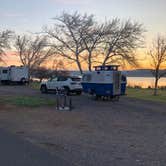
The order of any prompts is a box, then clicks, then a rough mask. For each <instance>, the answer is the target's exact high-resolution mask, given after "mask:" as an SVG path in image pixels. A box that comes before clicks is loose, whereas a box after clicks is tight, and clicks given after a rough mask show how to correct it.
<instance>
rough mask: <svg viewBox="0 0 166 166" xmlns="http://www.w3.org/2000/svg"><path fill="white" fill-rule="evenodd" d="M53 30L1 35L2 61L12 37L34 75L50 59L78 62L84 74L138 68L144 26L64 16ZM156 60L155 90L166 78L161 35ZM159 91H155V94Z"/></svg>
mask: <svg viewBox="0 0 166 166" xmlns="http://www.w3.org/2000/svg"><path fill="white" fill-rule="evenodd" d="M53 19H54V21H55V24H54V25H53V26H52V27H48V26H45V27H44V28H43V29H42V32H41V33H38V34H33V36H32V35H22V36H20V35H14V34H13V33H12V32H11V31H3V32H0V61H2V60H3V59H2V55H4V54H5V49H6V48H9V46H10V45H9V39H10V38H11V37H12V35H14V36H15V38H14V39H13V41H14V42H13V43H14V44H12V47H14V48H15V49H16V52H17V55H18V57H19V58H20V62H21V63H22V65H24V66H28V67H29V69H30V73H31V72H32V71H34V70H35V69H37V68H38V67H40V66H41V65H42V64H43V63H44V62H45V61H47V60H48V59H50V58H54V59H56V61H57V59H59V57H61V58H64V59H66V60H67V61H68V62H71V63H75V64H76V65H77V67H78V69H79V71H80V73H81V74H82V73H83V70H84V69H85V68H86V69H88V70H89V71H91V70H92V66H93V65H98V64H100V65H107V64H112V63H116V64H120V65H122V66H124V65H126V64H130V65H133V66H137V65H138V62H137V59H138V57H137V54H136V50H137V48H139V47H141V46H142V44H143V33H144V32H145V30H144V28H143V25H142V24H140V23H138V22H132V21H131V20H127V21H121V20H120V19H118V18H115V19H112V20H108V21H104V22H103V23H99V22H97V21H96V19H95V17H94V16H93V15H87V14H84V15H82V14H80V13H78V12H75V13H73V14H68V13H62V14H61V15H60V16H57V17H55V18H53ZM149 55H150V57H151V58H152V65H153V68H154V69H155V70H153V73H154V76H155V78H156V82H155V87H156V88H155V89H157V85H158V80H159V79H160V78H161V77H162V76H163V75H165V73H160V68H161V66H162V65H163V64H164V62H165V61H166V39H165V38H164V37H161V36H159V37H158V39H157V41H156V42H155V43H154V46H153V48H152V49H151V50H150V51H149ZM156 93H157V91H156V92H155V94H156Z"/></svg>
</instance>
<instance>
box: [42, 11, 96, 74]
mask: <svg viewBox="0 0 166 166" xmlns="http://www.w3.org/2000/svg"><path fill="white" fill-rule="evenodd" d="M54 20H55V21H56V24H55V26H54V28H52V29H48V28H45V30H44V31H45V32H46V33H47V34H48V35H49V37H51V39H55V42H54V44H53V45H54V47H55V48H56V50H57V54H59V55H61V56H63V57H65V58H67V59H69V60H71V61H73V62H75V63H76V64H77V66H78V69H79V70H80V73H81V74H82V72H83V69H82V65H81V62H82V60H83V58H82V56H81V54H83V52H84V51H85V49H86V48H85V47H84V43H83V37H82V35H84V34H85V33H84V32H83V31H85V29H87V27H89V26H91V25H92V24H93V15H89V16H88V15H86V14H84V15H81V14H79V13H77V12H75V13H74V14H68V13H63V14H62V15H61V16H59V17H56V18H54ZM55 43H56V44H55ZM93 47H94V46H93Z"/></svg>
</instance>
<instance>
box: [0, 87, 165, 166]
mask: <svg viewBox="0 0 166 166" xmlns="http://www.w3.org/2000/svg"><path fill="white" fill-rule="evenodd" d="M6 95H11V96H15V95H18V96H21V95H26V96H32V97H33V96H40V97H44V98H46V99H48V98H51V99H54V98H55V95H54V94H40V92H38V91H37V90H32V89H30V88H28V87H24V86H21V87H20V86H5V87H4V86H0V97H3V96H6ZM72 99H73V105H74V109H73V110H72V111H56V109H55V106H50V107H47V106H44V107H38V108H25V107H18V106H17V107H16V106H14V105H7V104H3V103H2V104H1V106H0V127H1V128H5V129H7V130H9V131H10V132H12V133H15V134H17V135H19V136H20V137H22V138H23V139H27V140H29V141H30V142H32V143H34V144H36V145H38V146H41V147H43V148H45V149H46V150H48V151H49V152H50V153H52V154H56V155H58V156H60V157H61V158H63V159H65V160H67V161H69V162H72V163H73V166H78V165H79V166H137V165H138V166H140V165H141V166H165V165H166V158H165V156H166V104H164V103H158V102H150V101H143V100H135V99H130V98H127V97H122V98H121V99H120V101H119V102H110V101H95V100H93V99H92V98H90V97H88V96H86V95H82V96H72Z"/></svg>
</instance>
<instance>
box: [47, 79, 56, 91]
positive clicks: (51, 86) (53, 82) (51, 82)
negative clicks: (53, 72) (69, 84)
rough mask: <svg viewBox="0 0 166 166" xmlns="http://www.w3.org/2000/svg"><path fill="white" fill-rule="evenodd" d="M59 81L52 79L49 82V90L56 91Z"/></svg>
mask: <svg viewBox="0 0 166 166" xmlns="http://www.w3.org/2000/svg"><path fill="white" fill-rule="evenodd" d="M57 80H58V78H57V77H55V78H52V79H50V80H49V81H48V82H47V88H48V89H52V90H55V89H56V87H57Z"/></svg>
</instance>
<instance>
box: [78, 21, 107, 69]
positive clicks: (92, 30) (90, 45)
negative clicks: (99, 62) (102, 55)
mask: <svg viewBox="0 0 166 166" xmlns="http://www.w3.org/2000/svg"><path fill="white" fill-rule="evenodd" d="M80 36H81V37H82V41H83V44H84V47H85V49H86V53H85V54H84V55H83V56H82V57H83V59H84V60H85V61H86V62H87V64H88V70H89V71H91V70H92V65H93V63H94V62H96V59H97V58H98V53H99V45H100V44H101V43H102V38H103V37H104V29H103V25H98V24H97V23H95V22H94V20H92V21H91V24H87V26H85V27H84V29H83V30H82V32H81V34H80Z"/></svg>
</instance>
